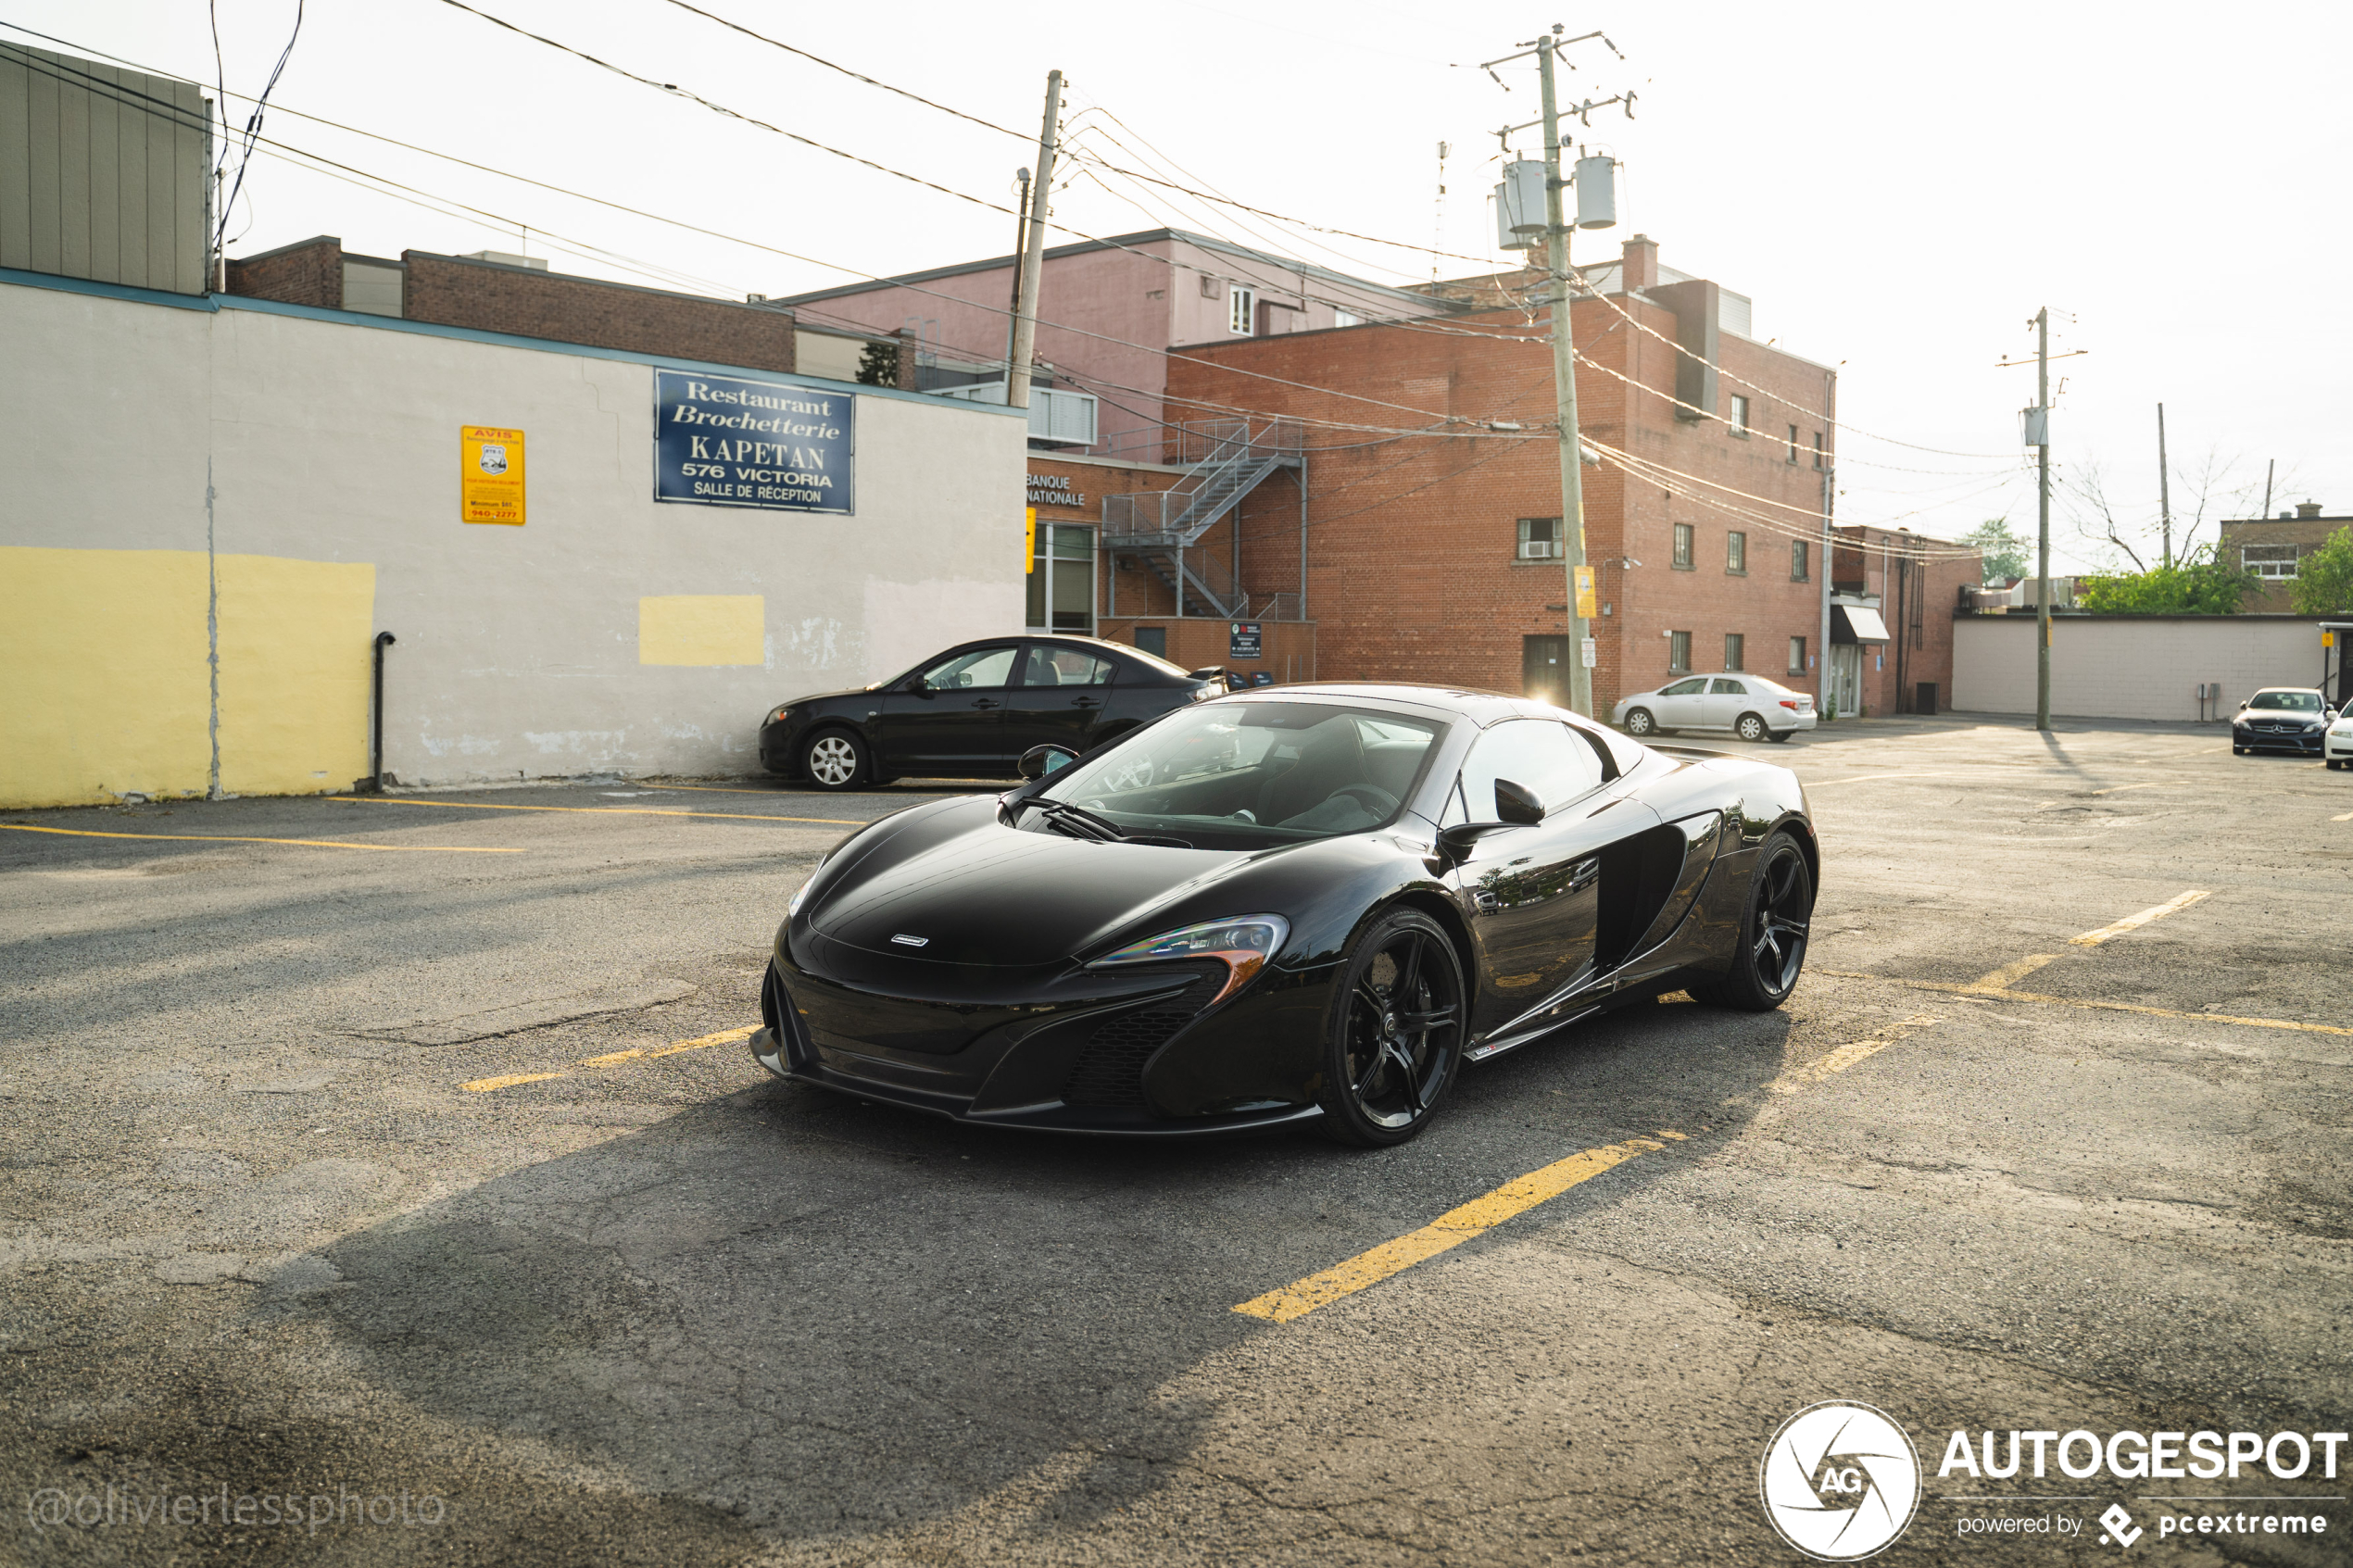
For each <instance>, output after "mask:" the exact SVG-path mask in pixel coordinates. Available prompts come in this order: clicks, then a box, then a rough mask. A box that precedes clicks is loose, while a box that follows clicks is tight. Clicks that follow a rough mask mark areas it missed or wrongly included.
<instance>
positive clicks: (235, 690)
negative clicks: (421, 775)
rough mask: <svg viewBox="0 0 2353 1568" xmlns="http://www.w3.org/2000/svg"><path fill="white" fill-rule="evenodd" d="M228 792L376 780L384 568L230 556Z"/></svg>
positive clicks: (223, 643) (223, 782)
mask: <svg viewBox="0 0 2353 1568" xmlns="http://www.w3.org/2000/svg"><path fill="white" fill-rule="evenodd" d="M219 570H220V787H221V788H222V789H223V790H225V791H227V792H228V793H229V794H231V795H314V794H319V793H321V792H329V791H332V792H340V791H343V790H346V789H349V788H350V787H351V785H352V782H353V781H354V780H356V779H358V778H360V777H361V776H363V775H364V774H366V772H367V771H368V687H369V673H370V659H371V647H370V644H371V639H372V638H373V637H374V636H375V617H376V569H375V568H374V567H373V566H370V565H365V564H357V565H355V564H350V563H346V562H340V561H311V560H287V559H283V558H279V557H275V556H222V557H220V558H219Z"/></svg>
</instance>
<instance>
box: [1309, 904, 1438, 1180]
mask: <svg viewBox="0 0 2353 1568" xmlns="http://www.w3.org/2000/svg"><path fill="white" fill-rule="evenodd" d="M1467 1022H1468V999H1467V997H1466V995H1465V993H1464V986H1463V966H1462V960H1461V959H1460V958H1459V957H1457V956H1456V954H1455V952H1454V944H1453V941H1452V940H1450V939H1449V938H1448V936H1447V935H1446V933H1445V931H1444V930H1443V929H1442V928H1441V926H1440V925H1439V923H1438V922H1436V921H1434V920H1432V919H1430V918H1429V917H1428V915H1426V914H1423V913H1421V912H1420V911H1419V910H1416V909H1397V910H1393V911H1391V912H1390V913H1389V914H1386V915H1383V916H1382V917H1381V918H1380V919H1379V920H1378V921H1376V922H1374V923H1373V924H1372V926H1371V927H1370V928H1368V929H1367V930H1366V931H1365V935H1364V936H1363V937H1362V938H1361V939H1359V941H1358V942H1357V945H1356V953H1355V956H1354V957H1353V959H1351V960H1349V964H1348V968H1347V971H1346V973H1345V976H1344V978H1343V980H1342V982H1341V985H1340V995H1339V997H1337V998H1336V1000H1335V1002H1334V1006H1333V1019H1332V1028H1331V1035H1330V1039H1329V1042H1328V1044H1327V1047H1326V1048H1325V1052H1324V1084H1325V1088H1324V1094H1323V1107H1324V1123H1323V1125H1324V1131H1325V1132H1326V1133H1327V1134H1328V1135H1330V1136H1332V1137H1333V1138H1336V1139H1338V1140H1339V1141H1340V1142H1341V1143H1350V1144H1356V1145H1359V1146H1361V1147H1364V1148H1383V1147H1386V1146H1388V1145H1390V1144H1400V1143H1403V1142H1404V1141H1405V1140H1406V1139H1407V1138H1410V1137H1412V1136H1413V1135H1415V1134H1416V1133H1418V1132H1420V1131H1421V1130H1422V1128H1423V1126H1424V1125H1425V1124H1426V1123H1428V1121H1429V1119H1430V1116H1431V1115H1432V1113H1433V1112H1435V1111H1436V1110H1437V1109H1438V1105H1439V1102H1440V1101H1441V1099H1443V1098H1445V1097H1446V1091H1447V1090H1448V1089H1449V1088H1451V1087H1453V1082H1454V1073H1455V1070H1456V1069H1457V1068H1458V1067H1460V1066H1461V1065H1462V1060H1463V1035H1464V1031H1465V1029H1466V1026H1467Z"/></svg>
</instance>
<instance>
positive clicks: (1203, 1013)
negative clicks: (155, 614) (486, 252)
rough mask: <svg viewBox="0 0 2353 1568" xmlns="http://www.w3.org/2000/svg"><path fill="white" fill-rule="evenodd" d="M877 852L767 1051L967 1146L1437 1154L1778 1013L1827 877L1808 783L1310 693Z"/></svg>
mask: <svg viewBox="0 0 2353 1568" xmlns="http://www.w3.org/2000/svg"><path fill="white" fill-rule="evenodd" d="M1022 763H1023V771H1024V772H1025V773H1028V774H1033V775H1034V776H1033V777H1031V779H1030V782H1029V783H1027V784H1024V785H1022V786H1021V787H1019V788H1017V789H1013V790H1012V791H1009V792H1008V793H1006V794H1003V795H1000V796H993V797H962V798H958V799H952V800H939V801H934V802H931V803H929V804H926V805H922V806H917V807H913V808H912V809H908V810H905V811H900V812H899V813H897V814H896V815H893V816H889V817H886V818H883V819H882V820H881V821H879V822H874V823H871V824H870V825H868V826H865V827H862V828H860V829H859V830H858V831H857V832H856V833H853V834H850V835H849V837H848V838H846V839H844V840H843V841H842V842H841V843H840V844H838V845H837V846H836V847H834V848H833V849H831V850H830V851H828V852H827V853H826V855H825V857H824V859H823V860H822V861H821V862H820V863H819V865H818V868H817V870H816V872H814V873H813V874H812V876H811V877H810V878H809V880H808V882H807V883H805V884H803V885H802V887H801V888H800V890H799V892H798V893H796V894H794V895H793V897H792V900H791V902H790V903H789V904H788V905H786V918H785V923H784V925H783V927H782V928H781V929H780V930H779V931H778V932H777V933H776V943H775V948H774V956H773V958H772V960H771V962H770V965H769V969H768V974H767V978H766V981H765V984H764V985H763V986H762V992H761V1013H762V1018H763V1022H764V1027H762V1028H761V1029H760V1030H759V1031H758V1032H757V1033H756V1034H755V1035H753V1037H752V1051H753V1054H754V1055H755V1056H756V1057H757V1058H758V1059H759V1060H760V1061H761V1064H762V1065H763V1066H765V1067H766V1068H767V1069H768V1070H769V1071H770V1072H771V1073H775V1074H777V1075H778V1076H779V1077H784V1078H788V1079H799V1080H802V1081H805V1082H808V1083H812V1084H819V1085H826V1086H829V1087H833V1088H837V1089H843V1090H847V1091H849V1092H852V1093H855V1094H857V1095H860V1096H862V1097H864V1098H872V1099H877V1100H887V1101H891V1102H895V1103H898V1104H900V1105H906V1106H911V1107H914V1108H916V1109H920V1110H931V1111H937V1112H939V1113H941V1114H944V1115H948V1116H951V1117H954V1118H956V1119H958V1120H960V1121H966V1122H974V1123H988V1124H994V1125H1000V1126H1017V1127H1031V1128H1042V1129H1052V1130H1060V1131H1067V1132H1084V1133H1129V1134H1147V1135H1181V1134H1204V1133H1221V1132H1229V1131H1232V1130H1235V1129H1239V1128H1247V1127H1257V1126H1271V1125H1277V1124H1280V1123H1293V1122H1318V1123H1321V1124H1322V1126H1323V1128H1324V1130H1326V1131H1327V1132H1328V1133H1329V1134H1331V1135H1333V1136H1335V1137H1337V1138H1340V1139H1341V1140H1342V1141H1345V1142H1351V1143H1357V1144H1371V1145H1378V1144H1391V1143H1397V1142H1400V1141H1402V1140H1403V1139H1405V1138H1409V1137H1411V1136H1413V1135H1415V1134H1416V1132H1418V1131H1419V1130H1420V1129H1421V1127H1422V1126H1423V1125H1424V1124H1425V1123H1427V1122H1428V1120H1429V1118H1430V1116H1431V1114H1432V1113H1433V1112H1434V1111H1435V1110H1437V1109H1438V1107H1439V1105H1440V1104H1441V1101H1443V1100H1444V1098H1445V1097H1446V1092H1447V1089H1448V1087H1449V1086H1450V1085H1452V1084H1453V1080H1454V1076H1455V1074H1456V1073H1457V1072H1459V1071H1460V1070H1461V1068H1462V1067H1463V1065H1464V1064H1465V1063H1466V1062H1472V1061H1478V1060H1481V1059H1483V1058H1486V1057H1491V1056H1494V1055H1496V1054H1498V1053H1499V1052H1503V1051H1507V1050H1511V1049H1513V1048H1514V1047H1518V1046H1522V1045H1525V1044H1527V1043H1529V1041H1531V1040H1535V1039H1539V1038H1541V1037H1542V1036H1543V1035H1548V1034H1550V1033H1552V1032H1553V1031H1554V1030H1557V1029H1559V1028H1561V1027H1563V1026H1564V1025H1567V1024H1570V1023H1574V1022H1577V1021H1578V1020H1579V1019H1582V1018H1586V1017H1589V1016H1591V1015H1592V1014H1594V1013H1596V1012H1599V1011H1601V1010H1604V1009H1605V1008H1608V1007H1611V1006H1613V1005H1615V1004H1617V1003H1621V1002H1625V1001H1629V1000H1634V999H1646V998H1649V997H1655V996H1657V995H1660V994H1662V993H1665V992H1669V991H1676V990H1685V989H1687V990H1689V991H1690V992H1691V993H1692V996H1693V997H1695V998H1697V999H1699V1000H1700V1001H1703V1002H1706V1003H1712V1004H1714V1005H1717V1006H1720V1007H1727V1008H1740V1009H1749V1010H1764V1009H1768V1008H1774V1007H1778V1006H1780V1004H1781V1002H1782V1001H1783V1000H1785V999H1786V998H1787V997H1788V996H1789V994H1790V991H1791V989H1792V987H1793V986H1794V985H1796V983H1797V977H1798V972H1799V969H1800V967H1801V966H1802V965H1803V964H1804V962H1805V959H1806V930H1807V922H1808V919H1809V917H1810V915H1811V913H1812V909H1813V904H1814V889H1815V887H1816V885H1817V882H1818V875H1819V872H1820V856H1819V853H1818V849H1817V847H1816V844H1815V838H1814V828H1813V823H1812V822H1811V820H1810V818H1809V816H1808V814H1807V810H1806V797H1805V792H1804V791H1803V790H1802V789H1801V788H1800V787H1799V785H1798V782H1797V779H1796V777H1795V775H1793V774H1792V773H1791V772H1790V771H1788V770H1786V769H1783V768H1776V767H1772V766H1769V765H1768V764H1765V763H1762V762H1756V761H1751V760H1749V759H1743V758H1734V757H1727V756H1719V755H1716V754H1712V753H1707V752H1702V751H1693V750H1687V749H1682V748H1662V747H1653V746H1643V745H1641V744H1640V743H1637V742H1635V741H1631V740H1629V739H1627V738H1626V737H1624V736H1622V735H1617V734H1612V733H1611V732H1610V731H1608V730H1605V729H1603V728H1602V727H1600V726H1598V725H1596V724H1592V723H1590V722H1588V721H1585V720H1582V719H1579V718H1578V717H1576V716H1575V715H1573V714H1570V713H1567V712H1565V711H1563V710H1562V709H1556V708H1553V707H1550V706H1548V705H1546V704H1543V703H1541V702H1536V701H1532V700H1528V699H1523V698H1517V697H1507V696H1495V695H1492V694H1489V693H1482V692H1468V691H1454V690H1446V689H1441V688H1438V687H1423V686H1403V685H1400V686H1369V685H1367V686H1341V685H1331V686H1284V687H1277V688H1272V689H1269V690H1265V691H1252V692H1249V693H1239V694H1236V695H1234V696H1225V697H1219V698H1215V699H1214V700H1211V701H1207V702H1201V703H1196V704H1191V705H1189V706H1187V707H1184V708H1180V709H1176V711H1174V712H1172V713H1169V714H1167V715H1166V716H1165V717H1164V718H1161V719H1159V720H1158V721H1154V722H1152V723H1151V724H1148V725H1146V726H1144V727H1142V728H1140V729H1139V730H1136V731H1135V732H1133V733H1131V734H1128V735H1126V737H1124V738H1122V739H1120V740H1118V741H1116V742H1114V743H1113V744H1111V745H1109V746H1102V747H1100V748H1098V749H1096V750H1094V751H1091V752H1089V753H1088V754H1087V755H1085V756H1083V757H1077V756H1074V755H1073V754H1072V753H1071V752H1069V751H1068V750H1066V749H1063V748H1061V747H1051V746H1041V747H1039V748H1038V750H1036V751H1034V752H1032V753H1031V754H1030V755H1029V756H1027V757H1025V758H1024V759H1022Z"/></svg>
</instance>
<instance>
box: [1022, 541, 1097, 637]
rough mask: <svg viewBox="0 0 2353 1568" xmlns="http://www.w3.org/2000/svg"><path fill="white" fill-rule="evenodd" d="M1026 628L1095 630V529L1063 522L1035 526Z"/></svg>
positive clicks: (1089, 633)
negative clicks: (1036, 532) (1036, 529)
mask: <svg viewBox="0 0 2353 1568" xmlns="http://www.w3.org/2000/svg"><path fill="white" fill-rule="evenodd" d="M1028 586H1029V629H1030V630H1031V631H1033V632H1076V633H1080V634H1081V635H1086V636H1092V635H1093V634H1094V631H1095V531H1094V530H1093V529H1092V528H1086V527H1078V526H1075V525H1073V524H1070V523H1066V522H1057V523H1046V522H1040V523H1039V524H1038V546H1037V553H1036V554H1034V555H1032V556H1031V557H1030V558H1029V584H1028Z"/></svg>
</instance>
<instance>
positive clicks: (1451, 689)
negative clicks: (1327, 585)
mask: <svg viewBox="0 0 2353 1568" xmlns="http://www.w3.org/2000/svg"><path fill="white" fill-rule="evenodd" d="M1285 698H1293V699H1301V700H1307V701H1323V702H1356V703H1366V704H1389V705H1392V706H1395V707H1399V708H1416V709H1422V710H1423V711H1425V712H1439V713H1445V714H1449V715H1452V716H1453V717H1456V718H1463V719H1468V720H1470V721H1472V722H1474V723H1476V724H1477V725H1478V727H1479V728H1480V729H1482V730H1483V729H1485V728H1487V726H1489V725H1490V724H1499V723H1501V722H1503V721H1504V720H1506V719H1568V720H1577V718H1578V716H1577V715H1576V714H1574V713H1571V712H1570V711H1569V710H1568V709H1566V708H1556V707H1554V705H1553V704H1551V703H1549V702H1541V701H1539V700H1537V699H1536V698H1534V697H1527V696H1504V694H1503V693H1501V692H1489V691H1480V690H1479V689H1478V688H1477V687H1475V686H1440V685H1427V684H1419V683H1416V682H1408V681H1390V682H1382V683H1379V684H1373V683H1369V682H1367V683H1363V684H1341V683H1337V682H1335V683H1332V684H1308V685H1297V686H1253V687H1252V688H1251V689H1250V690H1248V691H1244V692H1235V693H1233V694H1232V695H1231V696H1222V697H1219V698H1217V700H1218V701H1219V702H1265V701H1270V700H1274V701H1280V700H1282V699H1285ZM1580 722H1581V721H1580Z"/></svg>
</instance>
